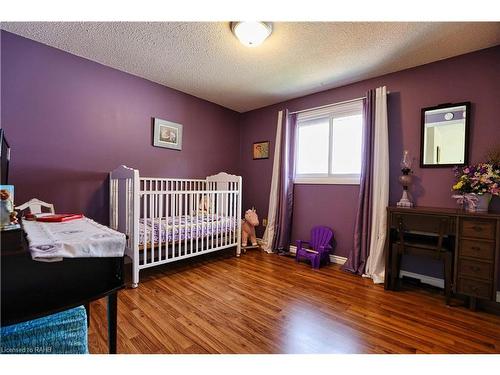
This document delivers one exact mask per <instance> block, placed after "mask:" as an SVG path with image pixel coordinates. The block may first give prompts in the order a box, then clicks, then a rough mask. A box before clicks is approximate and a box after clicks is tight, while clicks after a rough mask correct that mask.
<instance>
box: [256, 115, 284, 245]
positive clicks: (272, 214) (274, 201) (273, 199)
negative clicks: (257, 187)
mask: <svg viewBox="0 0 500 375" xmlns="http://www.w3.org/2000/svg"><path fill="white" fill-rule="evenodd" d="M282 119H283V111H279V112H278V124H277V125H276V141H275V143H274V161H273V176H272V180H271V192H270V194H269V211H268V214H267V226H266V230H265V232H264V236H263V238H262V246H261V247H262V249H264V251H265V252H267V253H272V252H273V248H272V246H273V240H274V236H275V235H276V233H275V232H276V212H277V208H278V198H279V197H278V194H279V191H278V184H279V175H280V156H281V132H282V131H283V129H282Z"/></svg>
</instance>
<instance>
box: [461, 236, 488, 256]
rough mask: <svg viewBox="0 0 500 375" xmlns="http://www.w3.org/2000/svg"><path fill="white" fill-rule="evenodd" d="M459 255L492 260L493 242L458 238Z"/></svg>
mask: <svg viewBox="0 0 500 375" xmlns="http://www.w3.org/2000/svg"><path fill="white" fill-rule="evenodd" d="M459 246H460V256H464V257H472V258H478V259H484V260H493V256H494V255H495V244H494V243H492V242H485V241H474V240H465V239H461V240H460V244H459Z"/></svg>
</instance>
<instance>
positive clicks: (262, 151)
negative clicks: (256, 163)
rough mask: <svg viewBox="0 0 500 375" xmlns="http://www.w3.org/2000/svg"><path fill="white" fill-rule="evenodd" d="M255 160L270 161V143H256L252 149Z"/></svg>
mask: <svg viewBox="0 0 500 375" xmlns="http://www.w3.org/2000/svg"><path fill="white" fill-rule="evenodd" d="M252 155H253V160H258V159H269V141H262V142H255V143H254V144H253V148H252Z"/></svg>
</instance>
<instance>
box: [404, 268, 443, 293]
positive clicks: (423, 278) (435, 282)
mask: <svg viewBox="0 0 500 375" xmlns="http://www.w3.org/2000/svg"><path fill="white" fill-rule="evenodd" d="M403 276H408V277H411V278H413V279H417V280H420V282H421V283H422V284H428V285H432V286H435V287H437V288H441V289H444V280H443V279H438V278H437V277H431V276H427V275H422V274H420V273H413V272H408V271H399V278H402V277H403Z"/></svg>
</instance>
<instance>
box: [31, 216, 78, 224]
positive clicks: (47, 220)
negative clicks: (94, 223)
mask: <svg viewBox="0 0 500 375" xmlns="http://www.w3.org/2000/svg"><path fill="white" fill-rule="evenodd" d="M82 217H83V215H82V214H54V215H44V216H42V217H37V218H36V221H41V222H45V223H61V222H63V221H69V220H75V219H81V218H82Z"/></svg>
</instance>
